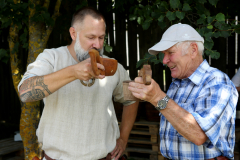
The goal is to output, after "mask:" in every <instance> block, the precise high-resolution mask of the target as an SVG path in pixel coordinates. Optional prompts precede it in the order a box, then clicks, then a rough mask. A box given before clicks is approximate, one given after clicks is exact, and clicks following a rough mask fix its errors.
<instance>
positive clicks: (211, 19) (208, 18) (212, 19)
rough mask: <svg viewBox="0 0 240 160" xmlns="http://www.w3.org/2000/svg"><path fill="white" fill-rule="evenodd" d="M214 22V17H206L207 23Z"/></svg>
mask: <svg viewBox="0 0 240 160" xmlns="http://www.w3.org/2000/svg"><path fill="white" fill-rule="evenodd" d="M214 20H215V17H210V16H208V17H207V23H212V22H213V21H214Z"/></svg>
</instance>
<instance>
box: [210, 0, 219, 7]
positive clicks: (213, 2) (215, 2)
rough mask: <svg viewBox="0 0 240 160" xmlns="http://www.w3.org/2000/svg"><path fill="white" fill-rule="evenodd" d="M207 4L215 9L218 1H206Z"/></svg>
mask: <svg viewBox="0 0 240 160" xmlns="http://www.w3.org/2000/svg"><path fill="white" fill-rule="evenodd" d="M208 1H209V3H210V4H211V5H213V6H215V7H216V5H217V2H218V0H208Z"/></svg>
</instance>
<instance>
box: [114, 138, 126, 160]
mask: <svg viewBox="0 0 240 160" xmlns="http://www.w3.org/2000/svg"><path fill="white" fill-rule="evenodd" d="M125 148H126V144H125V143H124V142H123V140H122V139H120V138H119V139H118V140H117V143H116V147H115V148H114V150H113V151H112V152H111V155H112V156H111V158H112V159H113V158H115V160H118V159H119V158H120V156H121V155H122V153H123V151H124V150H125Z"/></svg>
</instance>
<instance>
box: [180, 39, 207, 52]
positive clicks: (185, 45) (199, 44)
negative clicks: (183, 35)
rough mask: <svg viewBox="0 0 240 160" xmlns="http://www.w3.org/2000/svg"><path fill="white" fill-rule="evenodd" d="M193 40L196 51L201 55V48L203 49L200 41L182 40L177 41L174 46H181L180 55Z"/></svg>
mask: <svg viewBox="0 0 240 160" xmlns="http://www.w3.org/2000/svg"><path fill="white" fill-rule="evenodd" d="M193 42H195V43H196V44H197V46H198V53H199V54H201V55H203V53H204V52H203V50H204V45H203V43H202V42H200V41H183V42H178V43H177V44H176V47H177V48H178V47H179V46H182V55H185V54H186V53H187V49H188V48H189V46H190V45H191V43H193Z"/></svg>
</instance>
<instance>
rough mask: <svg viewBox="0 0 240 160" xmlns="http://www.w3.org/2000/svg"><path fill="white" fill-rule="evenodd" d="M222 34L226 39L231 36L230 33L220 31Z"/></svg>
mask: <svg viewBox="0 0 240 160" xmlns="http://www.w3.org/2000/svg"><path fill="white" fill-rule="evenodd" d="M220 33H221V36H222V37H224V38H227V37H229V36H230V35H231V34H230V32H229V31H220Z"/></svg>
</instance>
